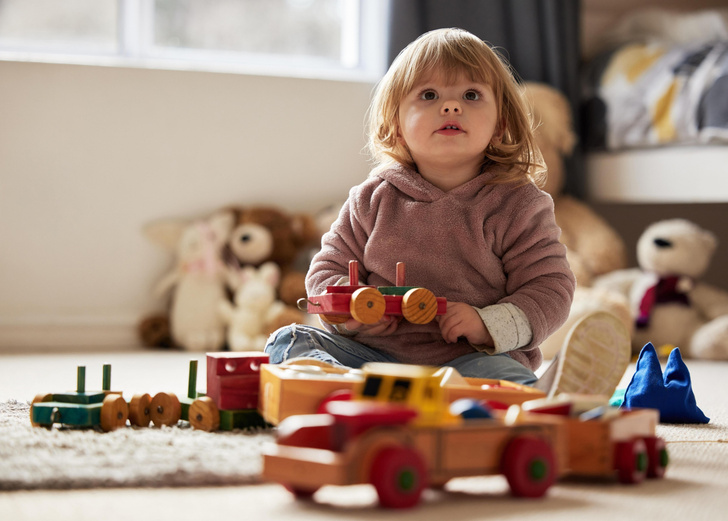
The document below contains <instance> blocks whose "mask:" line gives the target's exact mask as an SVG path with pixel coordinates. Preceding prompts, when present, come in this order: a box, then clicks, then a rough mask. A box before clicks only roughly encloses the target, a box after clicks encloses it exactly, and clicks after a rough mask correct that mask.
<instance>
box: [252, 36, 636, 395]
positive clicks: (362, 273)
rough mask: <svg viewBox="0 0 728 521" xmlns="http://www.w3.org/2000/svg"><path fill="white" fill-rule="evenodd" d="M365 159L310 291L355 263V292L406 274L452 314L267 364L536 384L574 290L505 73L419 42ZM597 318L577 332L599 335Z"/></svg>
mask: <svg viewBox="0 0 728 521" xmlns="http://www.w3.org/2000/svg"><path fill="white" fill-rule="evenodd" d="M369 149H370V152H371V154H372V156H373V158H374V160H375V162H376V167H375V168H374V170H373V171H372V172H371V174H370V175H369V177H368V179H367V180H366V181H364V182H363V183H362V184H360V185H358V186H355V187H354V188H352V190H351V192H350V194H349V197H348V199H347V201H346V202H345V204H344V205H343V207H342V209H341V212H340V214H339V216H338V219H337V220H336V222H334V224H333V225H332V227H331V230H330V231H329V232H328V233H326V234H325V235H324V237H323V239H322V249H321V251H320V252H319V253H318V254H317V255H316V256H315V257H314V258H313V260H312V263H311V267H310V270H309V272H308V275H307V279H306V287H307V292H308V294H309V295H319V294H322V293H325V291H326V287H327V286H329V285H336V284H344V283H348V277H347V275H348V264H349V261H350V260H356V261H358V263H359V274H358V275H359V281H354V283H359V284H367V285H372V286H392V285H394V281H395V270H396V264H397V262H404V263H405V266H406V271H407V283H408V284H410V285H414V286H420V287H425V288H427V289H429V290H430V291H432V292H433V293H434V294H435V295H436V296H438V297H446V298H447V301H448V303H447V312H446V314H444V315H442V316H439V317H437V319H436V320H435V321H433V322H431V323H429V324H425V325H417V324H412V323H409V322H407V321H406V320H403V319H401V318H398V317H393V316H386V315H385V316H384V317H383V318H382V319H381V320H380V321H379V322H378V323H375V324H369V325H365V324H361V323H358V322H356V321H355V320H354V319H350V320H348V321H347V322H345V323H343V324H339V325H331V324H324V327H325V329H318V328H313V327H309V326H303V325H292V326H288V327H285V328H282V329H280V330H278V331H276V332H275V333H273V335H271V337H270V339H269V341H268V345H267V346H266V352H267V353H269V354H270V357H271V363H280V362H283V361H285V360H289V359H291V358H296V357H313V358H316V359H319V360H323V361H326V362H329V363H332V364H335V365H343V366H348V367H355V368H356V367H360V366H361V365H363V364H364V363H366V362H400V363H409V364H420V365H434V366H452V367H454V368H456V369H457V370H458V371H459V372H460V373H461V374H462V375H463V376H468V377H479V378H494V379H503V380H511V381H514V382H517V383H522V384H526V385H537V377H536V375H535V373H534V371H535V370H536V369H537V368H538V367H539V365H540V364H541V361H542V355H541V351H540V350H539V347H538V346H539V344H540V343H541V342H542V341H543V340H544V339H545V338H546V337H547V336H548V335H550V334H551V333H553V332H554V331H555V330H556V329H557V328H558V327H559V326H560V325H561V324H562V323H563V322H564V321H565V320H566V318H567V316H568V313H569V308H570V304H571V299H572V296H573V292H574V287H575V280H574V276H573V274H572V273H571V270H570V269H569V265H568V263H567V261H566V250H565V248H564V246H563V245H562V244H561V243H560V242H559V234H560V230H559V228H558V227H557V226H556V223H555V220H554V213H553V202H552V199H551V197H550V196H549V195H548V194H546V193H545V192H543V191H541V190H540V189H539V188H538V186H537V183H539V182H540V181H541V178H542V176H543V175H544V174H545V173H544V171H543V167H542V165H541V164H540V161H539V158H540V153H539V152H538V150H537V149H536V147H535V145H534V140H533V134H532V122H531V118H530V112H529V109H528V107H527V106H526V105H525V102H524V100H523V98H522V95H521V90H520V88H519V86H518V85H517V84H516V81H515V80H514V78H513V76H512V75H511V73H510V71H509V69H508V67H507V66H506V65H504V63H503V62H502V61H501V59H500V58H499V57H498V55H497V54H496V53H495V52H494V51H493V50H492V49H491V48H490V47H489V46H488V45H487V44H486V43H484V42H483V41H481V40H480V39H478V38H477V37H475V36H473V35H472V34H470V33H468V32H466V31H463V30H460V29H441V30H435V31H432V32H429V33H427V34H424V35H423V36H421V37H420V38H418V39H417V40H416V41H415V42H413V43H411V44H410V45H409V46H408V47H407V48H405V49H404V50H403V51H402V52H401V53H400V54H399V56H398V57H397V58H396V60H395V61H394V63H393V64H392V66H391V67H390V69H389V71H388V72H387V74H386V75H385V76H384V78H383V79H382V80H381V82H380V83H379V84H378V86H377V89H376V91H375V93H374V97H373V100H372V104H371V107H370V112H369ZM602 318H603V315H602ZM598 319H599V317H597V319H596V322H598V323H596V322H595V319H594V318H593V317H592V324H591V326H590V325H589V321H587V325H586V326H584V325H582V326H581V327H582V329H585V330H591V329H593V327H597V328H602V327H603V326H604V324H605V322H604V320H601V321H600V320H598ZM607 326H608V327H611V323H609V324H607ZM578 336H580V337H583V335H578ZM587 336H588V335H587ZM573 344H577V342H573ZM578 344H579V345H580V346H583V348H582V350H588V349H591V348H592V345H591V344H590V343H589V342H586V343H585V342H580V343H578ZM574 349H575V348H573V349H572V351H573V350H574ZM626 349H627V350H628V349H629V343H628V340H627V344H626ZM603 351H605V352H606V354H605V355H604V356H606V357H611V356H612V355H611V354H610V351H611V350H610V349H606V350H603ZM562 358H566V357H565V356H564V357H562ZM571 358H575V357H571ZM557 365H563V361H562V363H561V364H554V367H556V366H557ZM625 367H626V365H625V366H623V367H621V369H622V372H623V371H624V368H625ZM619 377H621V373H620V374H619ZM613 379H614V378H612V380H613ZM541 383H542V384H543V382H541ZM617 383H618V380H617V382H611V381H610V382H608V384H607V387H609V386H612V385H615V386H616V384H617ZM548 385H551V379H549V381H548ZM582 390H583V389H582ZM605 392H611V391H609V390H608V389H607V390H606V391H605Z"/></svg>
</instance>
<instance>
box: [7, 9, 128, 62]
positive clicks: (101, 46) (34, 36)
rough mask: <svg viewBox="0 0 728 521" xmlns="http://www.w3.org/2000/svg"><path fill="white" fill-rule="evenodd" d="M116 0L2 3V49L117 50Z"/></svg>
mask: <svg viewBox="0 0 728 521" xmlns="http://www.w3.org/2000/svg"><path fill="white" fill-rule="evenodd" d="M116 42H117V5H116V0H62V1H59V0H0V45H3V46H4V47H6V48H7V47H16V48H42V49H43V50H45V51H64V50H69V49H79V48H89V49H93V50H94V51H97V52H109V51H115V50H116V48H117V43H116Z"/></svg>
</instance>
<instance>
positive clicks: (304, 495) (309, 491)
mask: <svg viewBox="0 0 728 521" xmlns="http://www.w3.org/2000/svg"><path fill="white" fill-rule="evenodd" d="M283 486H284V487H286V490H288V492H290V493H291V494H293V495H294V496H295V498H296V499H302V500H305V499H311V498H313V495H314V494H315V493H316V491H317V490H318V488H316V487H311V488H304V487H295V486H293V485H289V484H288V483H284V484H283Z"/></svg>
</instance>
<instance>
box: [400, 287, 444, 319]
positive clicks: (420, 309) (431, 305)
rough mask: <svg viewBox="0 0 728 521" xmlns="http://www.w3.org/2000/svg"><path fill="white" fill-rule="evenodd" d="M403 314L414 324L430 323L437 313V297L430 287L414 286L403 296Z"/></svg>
mask: <svg viewBox="0 0 728 521" xmlns="http://www.w3.org/2000/svg"><path fill="white" fill-rule="evenodd" d="M402 315H403V316H404V318H406V319H407V321H409V322H412V323H413V324H429V323H430V322H432V319H434V318H435V315H437V299H436V298H435V295H434V294H433V293H432V291H430V290H429V289H425V288H414V289H411V290H409V291H408V292H407V293H405V294H404V297H402Z"/></svg>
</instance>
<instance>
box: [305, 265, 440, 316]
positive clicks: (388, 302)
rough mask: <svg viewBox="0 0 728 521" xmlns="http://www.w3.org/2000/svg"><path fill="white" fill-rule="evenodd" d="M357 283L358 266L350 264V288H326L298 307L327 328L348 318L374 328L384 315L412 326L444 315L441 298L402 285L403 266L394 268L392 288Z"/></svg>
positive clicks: (348, 286)
mask: <svg viewBox="0 0 728 521" xmlns="http://www.w3.org/2000/svg"><path fill="white" fill-rule="evenodd" d="M358 280H359V263H358V262H357V261H349V284H346V285H342V286H327V288H326V293H325V294H323V295H318V296H313V297H308V298H305V299H301V300H299V302H298V307H299V308H300V309H302V310H304V311H307V312H308V313H312V314H319V315H321V319H322V320H323V321H324V322H327V323H329V324H341V323H343V322H346V321H347V320H348V319H349V318H354V319H355V320H357V321H358V322H361V323H362V324H374V323H376V322H378V321H379V320H380V319H381V318H382V317H383V316H384V315H390V316H402V317H404V318H405V319H406V320H407V321H409V322H412V323H413V324H428V323H430V322H431V321H432V320H433V319H434V318H435V316H437V315H444V314H445V312H446V311H447V299H445V298H444V297H435V295H434V294H433V293H432V291H430V290H428V289H426V288H420V287H415V286H405V285H404V280H405V266H404V263H402V262H398V263H397V266H396V273H395V284H396V285H395V286H379V287H374V286H365V285H359V284H357V281H358Z"/></svg>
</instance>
